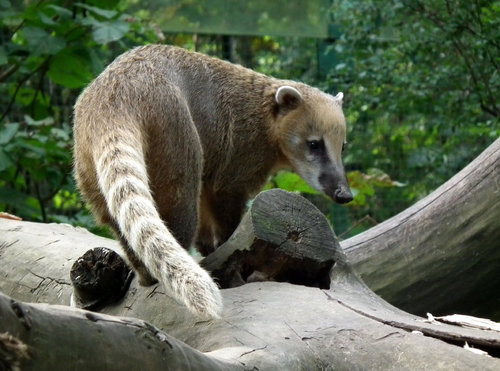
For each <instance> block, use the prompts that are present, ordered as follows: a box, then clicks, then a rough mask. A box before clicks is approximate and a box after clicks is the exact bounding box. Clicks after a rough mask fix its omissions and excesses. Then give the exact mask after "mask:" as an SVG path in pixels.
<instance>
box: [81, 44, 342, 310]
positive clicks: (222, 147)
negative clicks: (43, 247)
mask: <svg viewBox="0 0 500 371" xmlns="http://www.w3.org/2000/svg"><path fill="white" fill-rule="evenodd" d="M284 85H285V86H290V87H292V88H294V89H296V90H297V91H299V92H300V94H299V95H297V94H295V93H293V91H292V94H290V93H286V94H284V95H283V101H282V102H281V104H278V103H277V100H276V99H277V98H276V92H277V90H278V88H279V87H281V86H284ZM74 134H75V174H76V179H77V182H78V186H79V188H80V190H81V192H82V194H83V195H84V196H85V198H86V199H87V201H88V203H89V205H90V206H91V208H92V211H93V212H94V214H95V215H96V217H97V218H98V220H99V221H100V222H101V223H105V224H109V225H111V226H112V227H113V229H114V230H115V231H116V232H117V234H118V236H120V239H121V242H122V245H123V246H124V249H125V251H126V252H127V255H128V257H129V259H130V260H131V262H132V264H133V265H134V267H135V268H136V270H138V272H139V273H140V275H141V279H142V281H143V282H145V283H151V282H154V280H155V279H158V280H160V281H162V282H163V283H164V284H166V285H167V286H169V287H170V289H171V291H172V292H173V294H174V295H175V296H176V297H177V298H179V299H180V300H182V301H184V302H185V303H186V304H187V305H188V307H189V308H190V309H191V310H193V311H194V312H196V313H198V314H201V315H208V316H212V317H214V316H216V315H217V313H218V312H219V311H220V307H221V305H220V304H221V303H220V301H221V299H220V296H218V295H219V294H218V292H217V293H216V292H215V291H216V287H215V285H214V284H213V282H212V281H211V279H210V278H209V277H208V275H205V274H206V272H204V271H203V270H201V268H199V267H198V266H195V265H196V264H195V263H194V264H195V265H193V264H192V262H191V261H190V258H189V257H188V256H187V254H185V253H184V252H183V250H182V249H181V248H180V247H181V246H182V247H183V248H188V247H189V246H190V245H191V244H192V243H193V239H194V237H195V235H196V231H198V233H197V239H196V240H197V246H198V247H199V249H200V250H201V251H202V253H204V254H207V253H209V252H211V251H212V250H213V249H214V247H216V246H217V245H218V244H219V243H221V242H224V241H225V240H226V239H227V238H228V237H229V236H230V235H231V233H232V232H233V231H234V229H235V228H236V226H237V225H238V223H239V221H240V218H241V216H242V212H243V210H244V206H245V203H246V201H247V200H248V199H249V198H250V197H251V196H252V195H254V194H255V193H256V192H257V191H258V190H259V189H260V188H261V187H262V185H263V184H264V183H265V181H266V179H267V178H268V177H269V175H270V174H271V173H272V172H273V171H275V170H277V169H279V168H283V167H292V168H294V169H295V170H297V171H298V172H299V174H301V175H305V178H306V180H308V181H311V182H312V183H311V184H312V185H313V186H316V188H318V187H320V188H322V189H321V190H322V191H324V192H326V193H327V194H329V195H331V196H332V197H333V198H336V197H337V196H338V194H339V192H340V193H342V192H344V193H345V194H347V193H348V187H347V181H346V180H345V175H344V172H343V168H342V162H341V158H340V152H341V148H342V144H343V142H344V141H345V121H344V117H343V114H342V110H341V103H340V102H339V101H336V100H335V98H334V97H332V96H330V95H327V94H324V93H322V92H320V91H319V90H317V89H314V88H311V87H309V86H307V85H304V84H300V83H296V82H292V81H283V80H277V79H274V78H271V77H267V76H265V75H262V74H258V73H256V72H253V71H251V70H248V69H246V68H243V67H241V66H237V65H233V64H230V63H227V62H223V61H220V60H217V59H214V58H210V57H207V56H204V55H201V54H197V53H191V52H188V51H186V50H183V49H180V48H176V47H170V46H163V45H149V46H145V47H139V48H136V49H133V50H132V51H130V52H128V53H125V54H124V55H122V56H120V57H119V58H117V59H116V60H115V61H114V62H113V63H112V64H111V65H110V66H108V68H106V70H105V71H104V72H103V73H102V74H101V75H100V76H99V77H97V78H96V80H95V81H94V82H93V83H92V84H91V85H90V86H89V87H88V88H87V89H86V90H85V91H84V92H83V93H82V94H81V96H80V97H79V99H78V101H77V103H76V105H75V126H74ZM311 135H313V136H314V135H317V136H318V137H321V138H324V140H325V141H327V142H328V146H327V147H328V151H326V152H327V155H325V156H326V157H325V158H326V160H325V161H326V163H328V164H327V165H328V166H327V165H324V164H323V165H321V164H320V162H321V161H320V160H317V159H314V164H315V165H314V166H313V167H314V170H309V169H308V166H309V165H307V164H309V163H311V161H312V160H311V155H310V153H309V152H307V147H306V142H305V139H306V138H307V137H308V136H311ZM297 138H303V139H304V140H303V141H300V140H299V139H297ZM308 156H309V157H308ZM309 167H310V166H309ZM330 168H331V169H333V170H331V169H330ZM141 169H142V170H141ZM325 169H326V170H325ZM309 172H312V173H314V175H308V174H309ZM319 172H321V174H322V175H323V176H324V178H323V179H326V178H328V179H329V181H330V180H331V182H330V183H331V184H328V185H327V186H324V185H318V184H319V183H318V182H319V180H318V181H317V179H319V175H320V174H319ZM312 173H311V174H312ZM325 174H326V175H325ZM328 174H329V175H328ZM308 177H309V178H311V179H312V180H310V179H307V178H308ZM316 183H318V184H316ZM335 192H337V193H335ZM346 192H347V193H346ZM349 194H350V193H349ZM348 196H349V195H347V196H346V197H344V200H346V199H348V198H349V197H348ZM124 205H127V206H124ZM200 208H201V209H200ZM159 218H161V220H162V221H163V222H164V223H165V225H166V228H164V226H162V225H160V224H158V219H159ZM170 233H171V235H170ZM132 240H134V243H135V245H134V243H133V242H132ZM179 245H180V246H179ZM176 259H178V261H177V260H176ZM193 272H194V273H193ZM202 281H203V282H202ZM209 281H210V282H209Z"/></svg>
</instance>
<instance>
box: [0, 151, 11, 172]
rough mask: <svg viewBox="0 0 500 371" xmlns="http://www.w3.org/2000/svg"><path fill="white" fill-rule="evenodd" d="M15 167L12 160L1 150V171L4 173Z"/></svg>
mask: <svg viewBox="0 0 500 371" xmlns="http://www.w3.org/2000/svg"><path fill="white" fill-rule="evenodd" d="M13 165H14V162H13V161H12V160H11V158H10V157H9V155H8V154H7V153H5V152H4V151H3V150H0V171H3V170H5V169H7V168H9V167H11V166H13Z"/></svg>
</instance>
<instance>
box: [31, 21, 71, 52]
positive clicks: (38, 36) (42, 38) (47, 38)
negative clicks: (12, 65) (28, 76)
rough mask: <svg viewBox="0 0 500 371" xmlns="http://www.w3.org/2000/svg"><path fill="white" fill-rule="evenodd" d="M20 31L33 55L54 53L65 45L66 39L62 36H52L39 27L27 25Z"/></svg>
mask: <svg viewBox="0 0 500 371" xmlns="http://www.w3.org/2000/svg"><path fill="white" fill-rule="evenodd" d="M22 32H23V34H24V37H25V38H26V42H27V43H28V46H29V47H30V49H31V54H32V55H34V56H40V55H54V54H57V53H59V52H60V51H61V50H62V49H64V47H65V46H66V41H65V40H64V39H63V38H62V37H59V36H52V35H50V34H49V33H48V32H47V31H45V30H44V29H42V28H39V27H31V26H28V27H25V28H24V29H23V31H22Z"/></svg>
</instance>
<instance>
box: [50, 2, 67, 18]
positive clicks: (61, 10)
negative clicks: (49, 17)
mask: <svg viewBox="0 0 500 371" xmlns="http://www.w3.org/2000/svg"><path fill="white" fill-rule="evenodd" d="M47 8H51V9H53V10H54V11H55V12H56V13H57V15H58V16H60V17H61V18H62V19H71V18H72V17H73V13H72V12H71V10H69V9H66V8H63V7H61V6H57V5H53V4H51V5H47Z"/></svg>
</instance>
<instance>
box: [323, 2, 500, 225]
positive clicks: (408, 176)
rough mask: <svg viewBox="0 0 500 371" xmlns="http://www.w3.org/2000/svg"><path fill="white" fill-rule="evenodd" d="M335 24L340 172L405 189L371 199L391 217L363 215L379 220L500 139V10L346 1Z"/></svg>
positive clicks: (499, 6) (496, 5)
mask: <svg viewBox="0 0 500 371" xmlns="http://www.w3.org/2000/svg"><path fill="white" fill-rule="evenodd" d="M332 14H333V17H334V22H335V23H336V24H337V25H338V26H339V29H340V30H341V35H340V37H339V40H338V41H337V42H336V43H335V44H334V45H333V46H332V48H333V50H334V51H335V53H336V55H337V58H338V60H339V61H341V63H339V64H337V66H336V68H335V70H334V71H332V73H331V75H330V78H329V84H330V86H331V87H332V88H333V89H340V88H342V89H344V90H345V91H346V98H347V101H346V104H345V111H346V113H347V121H348V123H349V127H350V132H349V134H348V140H349V151H348V154H347V156H346V158H345V162H346V165H347V167H348V168H349V167H350V168H360V169H368V168H371V167H374V168H378V169H382V170H383V171H384V172H386V173H388V174H390V176H391V177H392V178H393V179H397V180H399V181H401V182H403V183H405V184H406V187H398V188H394V189H386V190H381V191H380V192H379V191H377V194H376V195H375V197H383V196H385V198H386V199H388V200H389V202H388V206H389V208H388V210H387V209H384V207H378V208H377V209H374V210H371V211H369V212H370V213H371V214H372V215H374V216H376V219H378V220H383V219H385V218H387V217H388V216H390V215H391V214H393V213H394V212H396V211H398V209H399V210H401V209H404V208H406V207H407V206H408V205H409V204H411V203H412V202H414V201H415V200H417V199H419V198H421V197H423V196H425V195H426V194H428V193H429V192H431V191H432V190H433V189H435V188H436V187H437V186H438V185H440V184H441V183H443V182H444V181H446V180H447V179H448V178H450V177H451V176H452V175H453V174H455V173H456V172H457V171H459V170H460V169H462V168H463V167H464V166H465V165H466V164H467V163H468V162H469V161H471V160H472V159H473V158H474V157H475V156H477V154H478V153H479V152H480V151H482V150H483V149H484V148H486V147H487V146H488V145H489V144H490V143H491V142H492V141H493V140H494V139H496V138H497V137H498V136H499V135H500V102H499V95H498V91H500V71H499V66H500V43H499V42H498V40H499V39H498V36H499V33H498V32H499V30H500V2H498V1H496V2H491V1H472V2H470V1H465V0H457V1H450V0H440V1H431V0H421V1H414V0H411V1H410V0H408V1H397V0H392V1H386V2H381V1H376V0H369V1H347V0H345V1H339V2H336V3H335V6H334V9H333V11H332ZM394 199H398V200H400V205H399V206H398V207H397V208H396V209H394V208H393V205H392V204H391V200H394ZM374 206H375V205H374Z"/></svg>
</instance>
